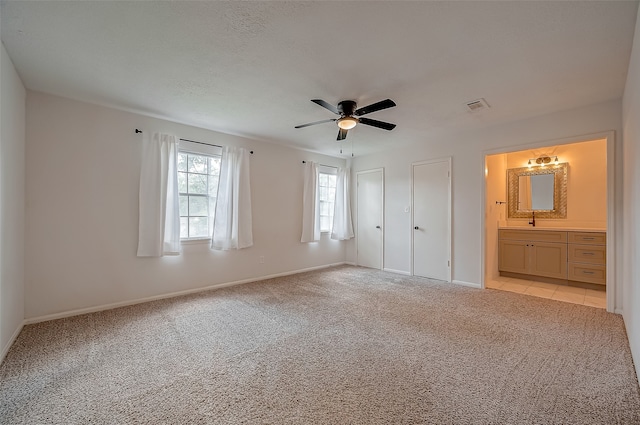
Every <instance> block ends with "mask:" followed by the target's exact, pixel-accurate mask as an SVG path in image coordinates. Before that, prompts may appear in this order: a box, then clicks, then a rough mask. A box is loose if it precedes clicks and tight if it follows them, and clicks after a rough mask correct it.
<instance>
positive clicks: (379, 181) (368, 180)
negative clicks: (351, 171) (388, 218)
mask: <svg viewBox="0 0 640 425" xmlns="http://www.w3.org/2000/svg"><path fill="white" fill-rule="evenodd" d="M357 185H358V199H357V208H358V216H357V217H358V223H357V230H356V231H357V233H356V238H357V250H358V254H357V255H358V257H357V258H358V260H357V263H358V265H359V266H363V267H371V268H374V269H382V238H383V233H382V232H383V228H382V219H383V217H382V202H383V174H382V170H374V171H365V172H360V173H358V174H357Z"/></svg>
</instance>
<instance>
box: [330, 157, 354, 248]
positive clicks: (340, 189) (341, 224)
mask: <svg viewBox="0 0 640 425" xmlns="http://www.w3.org/2000/svg"><path fill="white" fill-rule="evenodd" d="M350 176H351V170H350V169H349V168H338V174H337V176H336V201H335V204H334V212H333V230H332V231H331V239H337V240H339V241H344V240H347V239H351V238H353V223H352V221H351V195H350V189H349V188H350V187H351V186H350Z"/></svg>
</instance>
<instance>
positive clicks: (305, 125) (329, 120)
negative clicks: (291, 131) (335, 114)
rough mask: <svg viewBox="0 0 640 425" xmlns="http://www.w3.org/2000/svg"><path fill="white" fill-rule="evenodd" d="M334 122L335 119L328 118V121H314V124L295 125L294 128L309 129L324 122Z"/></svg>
mask: <svg viewBox="0 0 640 425" xmlns="http://www.w3.org/2000/svg"><path fill="white" fill-rule="evenodd" d="M335 120H336V119H335V118H329V119H328V120H322V121H315V122H310V123H307V124H301V125H296V126H295V127H294V128H303V127H309V126H310V125H316V124H324V123H325V122H331V121H335Z"/></svg>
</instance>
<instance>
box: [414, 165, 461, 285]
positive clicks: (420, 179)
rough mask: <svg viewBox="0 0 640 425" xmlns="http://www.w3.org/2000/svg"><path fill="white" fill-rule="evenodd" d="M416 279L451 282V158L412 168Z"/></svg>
mask: <svg viewBox="0 0 640 425" xmlns="http://www.w3.org/2000/svg"><path fill="white" fill-rule="evenodd" d="M411 174H412V182H413V185H412V195H411V196H412V204H413V208H412V210H413V216H412V221H413V224H412V227H413V234H412V252H413V255H412V270H413V273H412V274H413V275H414V276H422V277H428V278H432V279H438V280H444V281H447V282H450V281H451V158H446V159H439V160H434V161H424V162H419V163H414V164H413V165H412V173H411Z"/></svg>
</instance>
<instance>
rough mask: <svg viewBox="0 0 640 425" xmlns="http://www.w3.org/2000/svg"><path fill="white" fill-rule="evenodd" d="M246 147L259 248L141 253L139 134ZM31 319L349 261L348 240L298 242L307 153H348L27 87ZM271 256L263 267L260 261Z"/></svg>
mask: <svg viewBox="0 0 640 425" xmlns="http://www.w3.org/2000/svg"><path fill="white" fill-rule="evenodd" d="M135 128H140V129H142V130H143V131H145V132H149V133H151V132H153V131H163V132H168V133H173V134H176V135H178V136H179V137H182V138H186V139H191V140H198V141H205V142H210V143H216V144H229V145H236V146H243V147H247V148H250V149H252V150H254V151H255V154H254V155H253V156H252V157H251V189H252V207H253V235H254V246H253V247H251V248H247V249H244V250H240V251H226V252H217V251H211V250H210V249H209V247H208V245H206V244H190V245H183V253H182V255H180V256H178V257H164V258H137V257H136V249H137V238H138V184H139V168H140V158H141V137H142V136H141V135H139V134H135V133H134V129H135ZM26 158H27V183H26V184H27V211H26V220H27V223H28V226H27V229H26V259H27V263H26V318H27V319H33V318H35V317H40V316H44V315H50V314H55V313H61V312H68V311H71V310H77V309H84V308H91V307H96V306H103V305H108V304H114V303H126V302H129V301H133V300H138V299H142V298H147V297H153V296H158V295H162V294H167V293H172V292H177V291H183V290H191V289H195V288H201V287H206V286H209V285H215V284H221V283H227V282H234V281H239V280H245V279H252V278H258V277H262V276H268V275H273V274H278V273H286V272H291V271H295V270H301V269H307V268H312V267H318V266H324V265H329V264H334V263H342V262H344V259H345V242H336V241H332V240H330V239H328V237H327V235H323V237H322V240H321V241H320V242H319V243H313V244H302V243H300V235H301V234H300V231H301V228H302V217H301V216H302V183H303V165H302V160H303V159H306V160H315V161H318V162H320V163H323V164H327V165H333V166H338V165H339V166H344V163H345V161H344V160H343V159H338V158H331V157H326V156H323V155H318V154H312V153H308V152H304V151H301V150H295V149H290V148H285V147H282V146H279V145H274V144H268V143H264V142H257V141H252V140H249V139H244V138H241V137H236V136H230V135H225V134H221V133H216V132H212V131H207V130H203V129H198V128H194V127H189V126H185V125H181V124H176V123H172V122H168V121H163V120H158V119H154V118H149V117H145V116H141V115H136V114H132V113H128V112H123V111H118V110H114V109H110V108H105V107H101V106H96V105H90V104H86V103H81V102H77V101H73V100H69V99H64V98H60V97H55V96H51V95H46V94H42V93H34V92H31V91H29V92H28V94H27V153H26ZM260 256H264V257H265V263H264V264H260V263H259V257H260Z"/></svg>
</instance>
